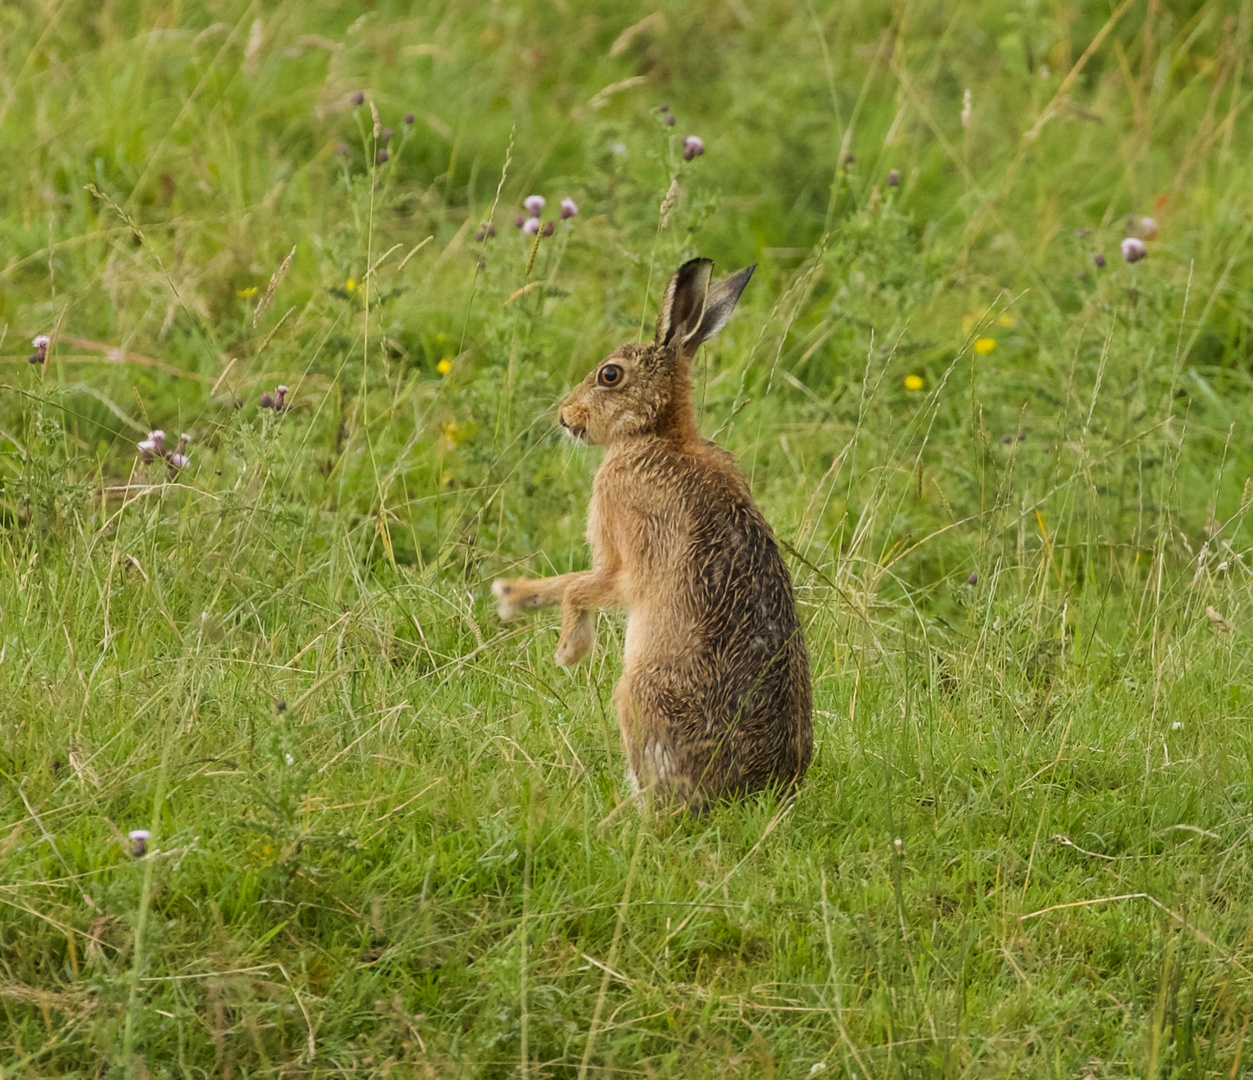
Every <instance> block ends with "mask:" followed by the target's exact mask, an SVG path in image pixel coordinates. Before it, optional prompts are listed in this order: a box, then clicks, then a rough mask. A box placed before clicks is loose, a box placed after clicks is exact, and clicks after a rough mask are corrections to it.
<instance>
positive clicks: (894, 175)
mask: <svg viewBox="0 0 1253 1080" xmlns="http://www.w3.org/2000/svg"><path fill="white" fill-rule="evenodd" d="M900 186H901V170H900V169H889V170H888V187H900Z"/></svg>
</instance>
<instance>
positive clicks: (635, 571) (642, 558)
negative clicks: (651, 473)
mask: <svg viewBox="0 0 1253 1080" xmlns="http://www.w3.org/2000/svg"><path fill="white" fill-rule="evenodd" d="M651 481H652V478H650V477H648V476H647V475H641V474H640V473H638V472H636V473H634V474H632V475H630V476H629V477H614V476H610V477H597V484H596V486H595V489H594V490H593V494H592V501H591V505H590V507H589V508H588V519H587V538H588V541H589V542H590V544H591V546H592V555H593V558H594V560H595V561H597V562H598V563H601V564H605V563H615V564H617V565H618V566H620V567H621V568H622V570H623V571H625V572H626V573H627V575H628V576H629V577H632V578H636V579H637V580H639V579H642V578H646V577H648V576H650V575H655V574H657V573H659V572H664V570H665V569H666V568H667V566H668V565H669V564H670V563H672V562H673V560H674V559H675V557H676V556H677V554H678V553H679V552H680V551H681V550H682V549H683V547H684V545H683V542H682V541H683V534H684V533H685V531H686V530H685V528H684V525H683V519H684V515H683V513H682V508H681V507H680V506H678V505H677V503H676V501H675V499H674V497H673V494H672V493H670V492H667V491H666V490H665V489H664V485H658V484H656V483H654V482H651Z"/></svg>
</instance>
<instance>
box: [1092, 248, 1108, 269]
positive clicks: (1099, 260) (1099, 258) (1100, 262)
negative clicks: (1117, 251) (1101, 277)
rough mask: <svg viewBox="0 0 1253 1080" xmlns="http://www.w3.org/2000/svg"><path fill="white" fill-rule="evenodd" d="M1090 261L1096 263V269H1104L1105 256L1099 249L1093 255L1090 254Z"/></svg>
mask: <svg viewBox="0 0 1253 1080" xmlns="http://www.w3.org/2000/svg"><path fill="white" fill-rule="evenodd" d="M1092 261H1093V262H1094V263H1096V268H1097V269H1098V270H1104V269H1105V256H1104V255H1102V254H1101V253H1100V252H1099V251H1098V252H1097V253H1096V254H1095V255H1093V256H1092Z"/></svg>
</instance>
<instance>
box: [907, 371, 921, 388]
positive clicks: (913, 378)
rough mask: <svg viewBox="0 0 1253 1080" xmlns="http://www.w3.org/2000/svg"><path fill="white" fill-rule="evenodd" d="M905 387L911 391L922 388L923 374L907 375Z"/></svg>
mask: <svg viewBox="0 0 1253 1080" xmlns="http://www.w3.org/2000/svg"><path fill="white" fill-rule="evenodd" d="M905 389H906V390H909V391H915V390H921V389H922V376H921V375H906V376H905Z"/></svg>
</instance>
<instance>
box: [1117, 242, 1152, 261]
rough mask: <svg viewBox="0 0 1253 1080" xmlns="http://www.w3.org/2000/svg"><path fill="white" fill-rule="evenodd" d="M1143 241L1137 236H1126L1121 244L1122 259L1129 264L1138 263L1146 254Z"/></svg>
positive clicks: (1146, 250)
mask: <svg viewBox="0 0 1253 1080" xmlns="http://www.w3.org/2000/svg"><path fill="white" fill-rule="evenodd" d="M1148 253H1149V252H1148V249H1147V248H1146V247H1145V246H1144V241H1143V240H1141V239H1140V238H1139V237H1138V236H1128V237H1127V238H1126V239H1125V240H1123V242H1122V257H1123V258H1124V259H1126V260H1127V262H1129V263H1135V262H1139V261H1140V260H1141V259H1143V258H1144V257H1145V256H1146V255H1147V254H1148Z"/></svg>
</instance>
